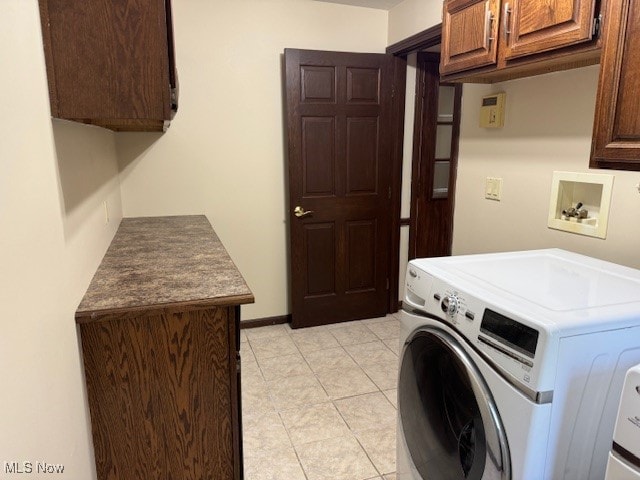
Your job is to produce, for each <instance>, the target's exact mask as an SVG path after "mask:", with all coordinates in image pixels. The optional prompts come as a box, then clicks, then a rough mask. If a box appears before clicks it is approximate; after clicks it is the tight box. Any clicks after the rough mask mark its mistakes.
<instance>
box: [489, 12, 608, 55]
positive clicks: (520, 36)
mask: <svg viewBox="0 0 640 480" xmlns="http://www.w3.org/2000/svg"><path fill="white" fill-rule="evenodd" d="M503 5H504V6H503V11H502V14H503V16H504V26H505V29H504V31H503V39H505V40H506V41H505V45H504V47H505V49H504V52H505V53H504V56H505V58H506V59H511V58H517V57H521V56H524V55H530V54H532V53H540V52H545V51H547V50H552V49H555V48H559V47H563V46H566V45H573V44H576V43H581V42H585V41H588V40H591V29H592V23H593V15H594V9H595V2H594V1H593V0H548V1H545V2H540V1H538V0H513V1H511V2H508V1H507V2H505V3H504V4H503Z"/></svg>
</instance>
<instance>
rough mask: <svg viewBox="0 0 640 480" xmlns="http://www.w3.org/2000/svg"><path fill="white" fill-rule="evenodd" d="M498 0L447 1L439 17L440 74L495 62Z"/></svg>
mask: <svg viewBox="0 0 640 480" xmlns="http://www.w3.org/2000/svg"><path fill="white" fill-rule="evenodd" d="M499 8H500V1H499V0H447V1H445V2H444V11H443V18H442V47H441V53H442V64H441V67H440V71H441V73H442V74H443V75H444V74H447V73H453V72H460V71H462V70H469V69H472V68H477V67H484V66H487V65H495V64H496V61H497V48H496V46H497V44H498V42H497V41H496V40H495V39H496V38H497V35H498V13H499Z"/></svg>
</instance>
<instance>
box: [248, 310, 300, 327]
mask: <svg viewBox="0 0 640 480" xmlns="http://www.w3.org/2000/svg"><path fill="white" fill-rule="evenodd" d="M282 323H291V314H290V313H288V314H287V315H279V316H277V317H265V318H252V319H251V320H241V321H240V329H243V328H258V327H267V326H269V325H279V324H282Z"/></svg>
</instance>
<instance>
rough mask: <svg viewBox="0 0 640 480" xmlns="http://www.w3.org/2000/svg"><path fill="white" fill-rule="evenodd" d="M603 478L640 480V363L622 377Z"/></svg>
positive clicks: (609, 479)
mask: <svg viewBox="0 0 640 480" xmlns="http://www.w3.org/2000/svg"><path fill="white" fill-rule="evenodd" d="M605 478H606V480H640V365H636V366H635V367H633V368H630V369H629V371H628V372H627V376H626V377H625V379H624V387H622V395H621V397H620V407H619V408H618V419H617V421H616V428H615V430H614V432H613V445H612V447H611V452H609V461H608V462H607V475H606V477H605Z"/></svg>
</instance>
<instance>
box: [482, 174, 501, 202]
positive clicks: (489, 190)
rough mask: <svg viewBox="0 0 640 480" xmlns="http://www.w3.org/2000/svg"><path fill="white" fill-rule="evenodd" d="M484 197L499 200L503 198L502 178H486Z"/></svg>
mask: <svg viewBox="0 0 640 480" xmlns="http://www.w3.org/2000/svg"><path fill="white" fill-rule="evenodd" d="M484 198H486V199H488V200H497V201H500V200H501V199H502V178H496V177H487V178H486V180H485V182H484Z"/></svg>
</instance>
